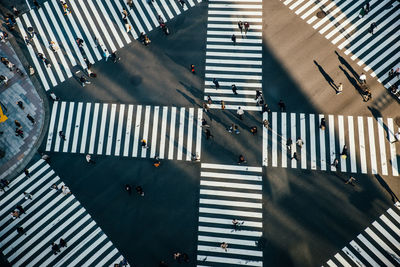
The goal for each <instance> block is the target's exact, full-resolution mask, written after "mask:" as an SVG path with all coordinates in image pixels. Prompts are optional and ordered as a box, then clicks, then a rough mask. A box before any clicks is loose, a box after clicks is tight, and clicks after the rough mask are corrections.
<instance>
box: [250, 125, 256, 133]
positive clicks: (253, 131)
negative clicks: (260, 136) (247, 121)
mask: <svg viewBox="0 0 400 267" xmlns="http://www.w3.org/2000/svg"><path fill="white" fill-rule="evenodd" d="M250 132H251V134H252V135H256V134H257V126H252V127H251V128H250Z"/></svg>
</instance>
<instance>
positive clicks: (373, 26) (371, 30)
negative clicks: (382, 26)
mask: <svg viewBox="0 0 400 267" xmlns="http://www.w3.org/2000/svg"><path fill="white" fill-rule="evenodd" d="M375 28H378V26H377V25H376V22H372V23H371V25H369V33H370V34H372V35H373V34H374V29H375Z"/></svg>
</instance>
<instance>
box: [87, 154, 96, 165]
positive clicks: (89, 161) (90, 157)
mask: <svg viewBox="0 0 400 267" xmlns="http://www.w3.org/2000/svg"><path fill="white" fill-rule="evenodd" d="M86 161H87V162H88V163H92V164H95V163H96V162H95V161H94V160H92V156H91V155H90V154H87V155H86Z"/></svg>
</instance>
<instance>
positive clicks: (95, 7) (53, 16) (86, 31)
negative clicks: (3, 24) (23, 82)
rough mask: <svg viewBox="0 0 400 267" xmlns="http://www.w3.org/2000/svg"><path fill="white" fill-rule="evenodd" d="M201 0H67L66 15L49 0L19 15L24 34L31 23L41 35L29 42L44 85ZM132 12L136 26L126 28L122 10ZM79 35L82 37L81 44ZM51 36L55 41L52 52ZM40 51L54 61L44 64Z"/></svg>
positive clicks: (60, 79)
mask: <svg viewBox="0 0 400 267" xmlns="http://www.w3.org/2000/svg"><path fill="white" fill-rule="evenodd" d="M201 1H202V0H186V1H185V4H184V5H183V6H182V5H181V4H180V3H179V2H178V1H177V0H151V1H150V0H149V1H146V0H139V1H133V8H132V9H131V8H130V7H129V6H128V5H127V1H125V0H114V1H109V0H88V1H83V0H68V1H65V2H66V3H67V4H68V6H69V8H70V10H71V13H67V14H66V15H64V12H63V8H62V6H61V4H60V2H59V1H56V0H49V1H47V2H44V3H43V4H42V7H41V8H39V9H31V10H30V11H29V12H27V13H24V14H22V16H21V17H18V18H17V19H16V21H17V25H18V28H19V30H20V32H21V35H22V38H23V39H25V37H26V36H29V32H28V30H29V27H32V28H33V31H34V32H35V33H36V34H37V35H36V36H37V37H35V38H33V40H32V41H31V44H30V45H27V49H28V51H29V54H30V56H31V58H32V61H33V64H34V67H35V69H36V72H37V73H38V75H39V78H40V80H41V82H42V84H43V86H44V88H45V89H46V90H50V88H51V87H55V86H57V85H58V84H60V83H62V82H64V81H65V80H66V79H67V78H71V77H72V75H73V72H74V71H73V67H74V66H76V65H78V64H79V65H80V66H82V67H83V68H84V69H86V67H87V65H86V63H85V61H84V58H85V57H86V58H87V59H88V60H89V62H90V63H92V64H93V63H95V61H99V60H101V59H102V58H103V57H104V56H105V55H104V49H108V51H111V52H114V51H116V50H117V49H119V48H122V47H124V46H125V45H128V44H130V43H131V42H132V40H134V39H137V38H138V36H140V33H142V32H143V33H147V32H149V31H151V30H153V29H154V28H157V27H158V26H159V23H158V20H157V16H158V15H160V16H161V17H162V18H163V19H164V21H168V20H171V19H172V18H174V17H175V16H177V15H179V14H181V13H182V12H183V11H185V10H188V8H190V7H193V6H195V5H196V4H198V3H200V2H201ZM123 8H125V9H126V10H128V12H129V14H130V15H129V16H128V22H129V25H131V28H132V30H130V31H129V32H127V30H126V27H125V25H124V22H123V20H122V10H123ZM76 38H81V39H82V40H84V45H83V47H82V48H81V49H82V50H81V49H80V48H79V47H78V44H77V42H76ZM50 41H53V42H55V43H56V47H58V48H59V49H57V50H56V51H54V50H53V49H51V47H50ZM38 53H41V54H43V55H44V56H45V58H47V59H48V60H49V61H50V62H51V67H46V65H45V64H43V63H42V62H41V61H42V60H41V59H39V58H38Z"/></svg>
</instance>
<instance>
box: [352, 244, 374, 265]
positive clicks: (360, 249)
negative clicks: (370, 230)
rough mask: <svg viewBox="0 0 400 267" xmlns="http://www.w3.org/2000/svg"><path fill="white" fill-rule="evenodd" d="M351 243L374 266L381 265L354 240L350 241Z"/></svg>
mask: <svg viewBox="0 0 400 267" xmlns="http://www.w3.org/2000/svg"><path fill="white" fill-rule="evenodd" d="M350 245H351V246H352V247H353V248H354V249H355V250H356V251H357V252H358V253H360V255H361V256H362V257H363V258H364V259H366V260H367V262H368V263H369V264H371V265H372V266H379V264H378V263H376V262H375V261H374V260H373V259H372V258H371V257H370V256H369V255H368V254H367V253H366V252H365V251H364V250H363V249H362V248H361V247H360V246H359V245H358V244H357V243H356V242H354V240H352V241H351V242H350Z"/></svg>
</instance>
